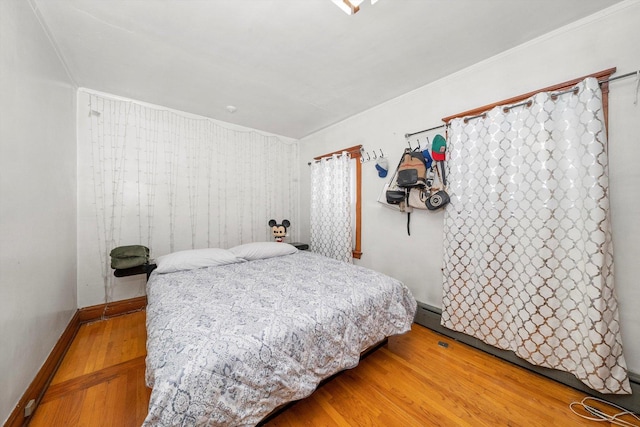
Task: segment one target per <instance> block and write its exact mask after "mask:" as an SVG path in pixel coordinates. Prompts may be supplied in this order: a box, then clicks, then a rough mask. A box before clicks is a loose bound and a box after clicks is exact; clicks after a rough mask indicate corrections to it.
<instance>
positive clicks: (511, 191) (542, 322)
mask: <svg viewBox="0 0 640 427" xmlns="http://www.w3.org/2000/svg"><path fill="white" fill-rule="evenodd" d="M577 90H578V92H577V93H575V94H574V93H571V92H570V93H567V94H562V95H560V96H558V97H557V99H555V98H556V97H555V96H552V94H550V93H538V94H537V95H535V96H533V97H532V98H531V105H530V106H521V107H515V108H511V109H509V110H508V111H504V110H503V107H496V108H494V109H493V110H491V111H490V112H488V113H487V115H486V117H485V118H481V119H471V120H469V121H468V123H465V121H464V120H463V119H455V120H453V121H452V123H451V134H452V135H451V138H450V143H449V150H450V156H449V158H448V165H447V166H448V170H449V173H448V179H449V188H448V189H449V192H450V193H451V203H450V205H449V206H448V207H447V209H446V212H445V223H444V227H445V255H444V277H445V279H444V293H443V313H442V324H443V326H445V327H447V328H450V329H453V330H456V331H459V332H464V333H466V334H469V335H472V336H475V337H477V338H479V339H481V340H483V341H484V342H486V343H488V344H491V345H494V346H496V347H499V348H501V349H505V350H511V351H513V352H515V353H516V354H517V355H518V356H519V357H521V358H523V359H525V360H527V361H529V362H531V363H533V364H535V365H539V366H544V367H548V368H553V369H559V370H562V371H567V372H570V373H572V374H573V375H575V376H576V377H577V378H578V379H579V380H581V381H582V382H583V383H585V384H586V385H587V386H589V387H590V388H592V389H594V390H597V391H599V392H601V393H615V394H627V393H630V392H631V389H630V386H629V381H628V378H627V372H626V363H625V360H624V356H623V353H622V342H621V337H620V324H619V320H618V308H617V302H616V298H615V295H614V284H613V254H612V244H611V231H610V223H609V194H608V169H607V150H606V131H605V126H604V120H603V111H602V95H601V92H600V87H599V84H598V82H597V80H596V79H594V78H588V79H586V80H585V81H583V82H581V83H580V84H578V85H577Z"/></svg>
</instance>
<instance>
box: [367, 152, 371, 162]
mask: <svg viewBox="0 0 640 427" xmlns="http://www.w3.org/2000/svg"><path fill="white" fill-rule="evenodd" d="M370 161H371V156H370V155H369V152H368V151H367V162H370Z"/></svg>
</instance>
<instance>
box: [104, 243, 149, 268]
mask: <svg viewBox="0 0 640 427" xmlns="http://www.w3.org/2000/svg"><path fill="white" fill-rule="evenodd" d="M109 255H110V256H111V268H114V269H116V270H122V269H124V268H132V267H138V266H141V265H145V264H148V263H149V248H147V247H146V246H142V245H130V246H118V247H117V248H114V249H113V250H112V251H111V253H110V254H109Z"/></svg>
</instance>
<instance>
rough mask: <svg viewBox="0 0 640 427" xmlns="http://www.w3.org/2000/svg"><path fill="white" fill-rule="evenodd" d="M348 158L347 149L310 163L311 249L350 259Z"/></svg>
mask: <svg viewBox="0 0 640 427" xmlns="http://www.w3.org/2000/svg"><path fill="white" fill-rule="evenodd" d="M351 205H352V179H351V158H350V156H349V154H348V153H347V152H343V153H342V154H340V155H338V154H334V155H333V156H331V157H327V158H325V159H322V160H320V161H318V162H313V163H312V164H311V241H310V245H309V246H310V249H311V250H312V251H313V252H316V253H319V254H321V255H324V256H327V257H329V258H334V259H337V260H340V261H346V262H353V247H352V240H353V237H352V235H353V227H352V223H351V222H352V207H351Z"/></svg>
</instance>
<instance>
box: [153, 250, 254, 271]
mask: <svg viewBox="0 0 640 427" xmlns="http://www.w3.org/2000/svg"><path fill="white" fill-rule="evenodd" d="M236 262H244V260H243V259H239V258H237V257H236V256H235V255H234V254H232V253H231V252H229V251H228V250H226V249H221V248H208V249H190V250H186V251H179V252H173V253H170V254H168V255H163V256H161V257H158V258H157V259H156V264H157V265H158V268H156V269H155V271H157V272H158V273H173V272H174V271H182V270H194V269H197V268H203V267H211V266H216V265H225V264H234V263H236Z"/></svg>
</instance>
